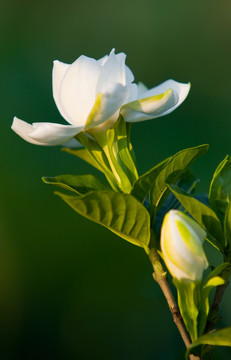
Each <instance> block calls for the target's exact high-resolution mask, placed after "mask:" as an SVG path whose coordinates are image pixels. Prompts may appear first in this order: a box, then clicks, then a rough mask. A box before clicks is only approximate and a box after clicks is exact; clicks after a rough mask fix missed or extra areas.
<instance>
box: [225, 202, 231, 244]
mask: <svg viewBox="0 0 231 360" xmlns="http://www.w3.org/2000/svg"><path fill="white" fill-rule="evenodd" d="M224 233H225V245H226V246H227V244H229V248H231V201H230V202H229V204H228V206H227V208H226V213H225V219H224Z"/></svg>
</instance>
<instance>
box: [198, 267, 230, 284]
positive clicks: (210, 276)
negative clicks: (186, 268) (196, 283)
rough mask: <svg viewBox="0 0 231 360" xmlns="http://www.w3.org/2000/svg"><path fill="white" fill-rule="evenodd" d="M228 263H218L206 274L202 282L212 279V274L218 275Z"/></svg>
mask: <svg viewBox="0 0 231 360" xmlns="http://www.w3.org/2000/svg"><path fill="white" fill-rule="evenodd" d="M228 266H230V264H229V263H228V262H225V263H222V264H220V265H218V266H217V267H216V268H215V269H213V271H211V273H210V274H209V275H208V276H207V278H206V279H205V281H204V284H206V283H207V282H208V281H209V280H210V279H212V278H213V277H214V276H218V275H220V274H221V273H222V272H223V270H225V269H226V268H227V267H228Z"/></svg>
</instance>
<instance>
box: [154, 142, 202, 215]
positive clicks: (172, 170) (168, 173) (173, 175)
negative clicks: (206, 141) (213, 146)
mask: <svg viewBox="0 0 231 360" xmlns="http://www.w3.org/2000/svg"><path fill="white" fill-rule="evenodd" d="M207 150H208V145H200V146H196V147H193V148H189V149H185V150H182V151H180V152H178V153H177V154H175V155H174V156H172V157H171V158H170V159H169V161H168V162H167V163H166V164H165V166H163V168H162V171H161V172H160V173H159V174H158V176H157V177H156V179H155V181H154V184H153V186H152V188H151V192H150V203H151V205H152V206H153V207H154V213H156V212H157V208H158V205H159V204H160V201H161V199H162V197H163V196H164V199H165V198H166V196H167V195H168V193H169V191H168V187H167V184H168V183H169V184H174V183H175V182H176V181H177V180H178V179H179V177H180V176H181V175H182V174H183V173H184V172H185V171H186V170H187V169H188V167H189V166H190V165H191V164H192V163H193V162H194V161H195V160H196V159H197V158H199V157H200V156H202V155H203V154H205V153H206V152H207Z"/></svg>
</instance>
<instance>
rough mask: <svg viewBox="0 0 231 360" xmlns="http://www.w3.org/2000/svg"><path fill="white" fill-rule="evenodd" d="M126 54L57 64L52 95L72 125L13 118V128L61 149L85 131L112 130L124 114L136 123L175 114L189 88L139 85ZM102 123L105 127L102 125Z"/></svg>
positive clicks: (175, 84) (27, 137)
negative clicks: (126, 60)
mask: <svg viewBox="0 0 231 360" xmlns="http://www.w3.org/2000/svg"><path fill="white" fill-rule="evenodd" d="M125 59H126V55H125V54H124V53H119V54H115V51H114V49H113V50H112V51H111V53H110V54H109V55H106V56H104V57H103V58H101V59H99V60H95V59H92V58H89V57H87V56H84V55H82V56H80V57H79V58H78V59H77V60H76V61H75V62H74V63H73V64H70V65H69V64H65V63H62V62H60V61H58V60H56V61H54V66H53V96H54V100H55V103H56V105H57V108H58V110H59V112H60V114H61V115H62V116H63V117H64V119H65V120H66V121H67V122H68V123H69V124H70V125H61V124H56V123H49V122H43V123H41V122H37V123H33V124H32V125H30V124H28V123H27V122H25V121H23V120H20V119H18V118H17V117H14V121H13V124H12V129H13V130H14V131H15V132H16V133H17V134H18V135H20V136H21V137H22V138H23V139H24V140H26V141H28V142H30V143H32V144H36V145H48V146H52V145H61V144H63V143H65V142H67V141H68V140H70V139H71V138H73V137H74V136H75V135H76V134H78V133H79V132H81V131H86V130H88V129H93V128H95V127H97V126H99V125H101V127H99V128H98V129H100V131H105V130H106V128H108V127H110V126H112V124H113V123H114V122H115V121H116V120H117V118H118V116H119V114H121V115H122V116H123V117H124V119H125V121H128V122H137V121H143V120H148V119H153V118H156V117H160V116H164V115H167V114H169V113H170V112H172V111H173V110H175V109H176V108H177V107H178V106H179V105H180V104H181V103H182V102H183V101H184V99H185V98H186V96H187V95H188V92H189V89H190V84H182V83H178V82H176V81H174V80H167V81H165V82H164V83H162V84H160V85H159V86H156V87H154V88H153V89H150V90H148V89H147V88H146V87H145V86H144V85H142V84H138V85H137V84H135V83H134V82H133V81H134V76H133V74H132V72H131V70H130V69H129V67H128V66H127V65H125ZM102 124H104V125H102Z"/></svg>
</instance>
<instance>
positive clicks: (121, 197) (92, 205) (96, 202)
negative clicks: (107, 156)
mask: <svg viewBox="0 0 231 360" xmlns="http://www.w3.org/2000/svg"><path fill="white" fill-rule="evenodd" d="M55 194H56V195H58V196H60V197H61V198H62V199H63V200H64V201H65V202H66V203H67V204H68V205H69V206H71V207H72V208H73V209H74V210H75V211H76V212H78V213H79V214H80V215H82V216H84V217H86V218H87V219H89V220H92V221H94V222H96V223H98V224H100V225H103V226H105V227H106V228H108V229H109V230H111V231H112V232H114V233H115V234H117V235H118V236H120V237H121V238H123V239H125V240H127V241H129V242H130V243H132V244H134V245H137V246H141V247H143V248H144V249H145V251H146V253H147V254H148V253H149V247H148V245H149V242H150V216H149V213H148V211H147V210H146V208H145V207H144V206H143V205H142V204H141V203H140V202H139V201H137V200H136V199H135V198H134V197H133V196H131V195H129V194H123V193H119V192H114V191H111V190H108V191H101V192H99V191H97V192H95V191H92V192H91V193H88V194H86V195H84V196H82V197H79V196H70V195H66V194H63V193H60V192H55Z"/></svg>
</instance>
